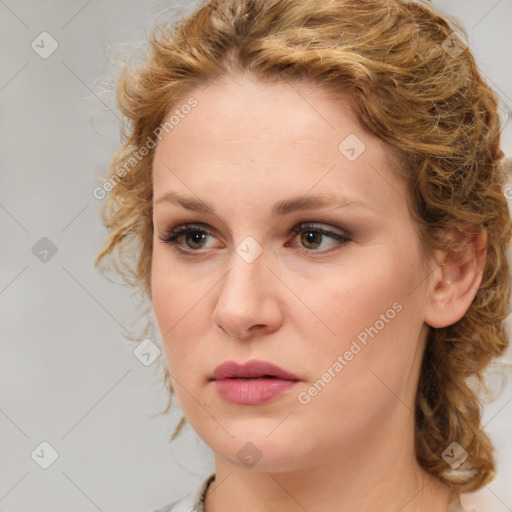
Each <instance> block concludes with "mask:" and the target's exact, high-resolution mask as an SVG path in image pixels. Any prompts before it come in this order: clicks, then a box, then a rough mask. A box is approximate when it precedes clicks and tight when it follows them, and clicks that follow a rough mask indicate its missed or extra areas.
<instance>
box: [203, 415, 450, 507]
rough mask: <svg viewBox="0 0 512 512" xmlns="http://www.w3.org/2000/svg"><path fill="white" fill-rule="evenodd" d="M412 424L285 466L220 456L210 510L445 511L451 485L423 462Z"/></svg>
mask: <svg viewBox="0 0 512 512" xmlns="http://www.w3.org/2000/svg"><path fill="white" fill-rule="evenodd" d="M409 424H410V426H411V428H409V429H408V430H407V432H401V431H400V430H397V429H396V423H394V422H393V425H391V426H393V427H394V428H395V430H394V432H393V430H392V429H391V428H385V427H383V428H381V429H380V430H379V429H374V431H373V434H372V435H368V433H367V432H364V433H361V434H360V435H359V440H358V442H357V443H356V442H355V441H356V440H351V442H350V443H346V442H345V443H341V442H340V445H339V446H332V447H331V448H330V449H329V453H328V454H326V453H316V454H315V455H314V459H315V460H314V461H312V463H311V464H309V465H308V466H307V467H296V468H293V469H292V470H286V471H266V470H256V467H254V468H252V469H243V468H240V467H237V466H234V465H231V464H229V463H228V462H227V461H226V460H225V459H223V458H220V457H218V456H216V460H215V480H214V481H213V482H212V484H211V485H210V488H209V490H208V493H207V495H206V499H205V512H235V511H236V512H238V511H239V510H251V512H274V511H276V512H277V511H279V512H297V511H298V510H314V511H315V512H328V511H329V512H330V511H332V510H336V511H338V512H349V511H350V512H367V511H368V510H375V509H376V508H378V510H379V511H380V512H396V511H397V510H400V512H446V510H447V507H448V502H449V499H450V488H449V487H448V486H446V485H445V484H443V483H442V482H441V481H440V480H438V479H437V478H435V477H433V476H432V475H430V474H429V473H427V472H426V471H425V470H423V469H422V468H421V467H420V466H419V465H418V463H417V461H416V459H415V456H414V436H413V434H412V433H411V432H413V428H412V421H410V422H409ZM402 425H403V423H402ZM340 461H341V462H340Z"/></svg>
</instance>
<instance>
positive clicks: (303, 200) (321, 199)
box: [155, 192, 373, 217]
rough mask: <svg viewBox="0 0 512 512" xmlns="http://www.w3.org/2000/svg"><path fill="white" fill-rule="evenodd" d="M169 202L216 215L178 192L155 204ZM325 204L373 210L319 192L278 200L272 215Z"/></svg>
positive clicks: (162, 197)
mask: <svg viewBox="0 0 512 512" xmlns="http://www.w3.org/2000/svg"><path fill="white" fill-rule="evenodd" d="M162 202H169V203H172V204H178V205H180V206H182V207H183V208H186V209H187V210H191V211H194V212H200V213H206V214H209V215H216V214H215V210H214V209H213V208H212V207H211V206H210V205H209V204H208V203H207V202H205V201H202V200H201V199H198V198H195V197H192V196H182V195H180V194H178V193H176V192H167V193H166V194H164V195H162V196H161V197H160V198H159V199H157V200H156V201H155V205H156V204H159V203H162ZM325 206H334V207H335V208H345V207H347V206H359V207H361V208H366V209H369V210H373V208H372V207H370V206H369V205H368V204H366V203H365V202H363V201H360V200H358V199H346V198H341V197H338V196H335V195H327V194H317V195H308V196H298V197H292V198H290V199H284V200H282V201H279V202H277V203H276V204H275V205H274V208H273V209H272V217H276V216H277V217H284V216H285V215H289V214H290V213H292V212H296V211H301V210H310V209H313V208H321V207H325Z"/></svg>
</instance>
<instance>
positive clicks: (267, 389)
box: [213, 378, 297, 405]
mask: <svg viewBox="0 0 512 512" xmlns="http://www.w3.org/2000/svg"><path fill="white" fill-rule="evenodd" d="M213 382H214V383H215V386H216V387H217V391H218V392H219V394H220V396H222V398H224V400H227V401H228V402H231V403H234V404H239V405H259V404H263V403H265V402H268V401H270V400H272V399H274V398H276V397H277V396H279V395H281V394H282V393H284V392H285V391H286V390H288V389H290V388H291V387H293V385H294V384H296V383H297V381H296V380H283V379H265V378H263V379H248V380H243V379H221V380H215V381H213Z"/></svg>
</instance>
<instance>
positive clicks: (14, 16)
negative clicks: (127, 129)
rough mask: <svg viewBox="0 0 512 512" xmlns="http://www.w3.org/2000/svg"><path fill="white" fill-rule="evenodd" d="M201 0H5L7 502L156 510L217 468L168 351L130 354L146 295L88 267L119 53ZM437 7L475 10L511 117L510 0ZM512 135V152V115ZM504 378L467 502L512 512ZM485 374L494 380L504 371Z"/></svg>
mask: <svg viewBox="0 0 512 512" xmlns="http://www.w3.org/2000/svg"><path fill="white" fill-rule="evenodd" d="M194 4H195V2H186V1H180V2H162V1H142V0H138V1H135V0H129V1H124V2H121V1H114V0H103V1H100V0H90V1H85V0H81V1H63V0H60V1H57V0H54V1H49V0H47V1H40V2H36V1H35V0H31V1H29V0H17V1H15V0H5V1H2V0H0V57H1V69H2V71H1V75H0V112H1V114H0V165H1V187H0V233H1V235H0V236H1V239H0V250H1V255H2V260H1V261H2V265H1V270H0V308H1V319H2V338H1V345H0V346H1V357H0V378H1V381H0V429H1V430H0V432H1V437H0V439H1V441H0V443H1V444H0V457H1V459H0V460H1V462H0V511H19V512H22V511H36V512H39V511H47V510H48V511H49V510H52V511H55V512H59V511H68V510H75V511H81V512H86V511H96V510H101V511H121V510H122V511H140V510H152V509H153V508H156V507H159V506H162V505H163V504H165V503H168V502H170V501H172V500H173V499H176V498H178V497H179V496H181V495H182V494H183V493H185V492H187V491H188V490H190V489H192V488H193V487H195V486H196V485H197V483H198V482H200V481H201V480H202V479H203V478H204V477H205V476H206V475H208V474H209V473H210V472H211V471H212V470H213V457H212V455H211V453H210V451H209V449H208V448H207V447H206V446H205V445H204V443H202V441H201V440H199V439H198V437H197V436H196V435H195V433H194V432H193V431H192V430H191V428H190V427H187V428H186V430H185V431H184V432H183V433H182V434H181V436H180V437H179V438H178V439H177V440H175V441H174V442H173V443H172V444H169V443H168V439H169V437H170V435H171V433H172V431H173V429H174V426H175V425H176V423H177V421H178V420H179V418H180V417H181V414H180V412H179V411H176V410H175V412H173V413H172V414H170V415H167V416H165V415H158V412H159V411H161V410H162V409H163V408H164V407H165V405H166V397H167V395H166V392H165V390H164V388H163V386H162V384H161V383H160V372H161V367H160V366H159V365H161V364H163V363H164V357H163V354H162V356H161V357H160V358H158V359H157V360H156V361H155V363H154V364H152V365H150V366H147V367H146V366H144V365H143V364H141V362H140V361H139V360H138V359H137V358H136V357H135V356H134V355H133V352H132V351H133V347H134V346H133V344H131V343H129V342H128V341H126V339H125V338H124V337H123V336H122V332H123V331H125V330H130V329H131V328H132V327H133V322H132V318H133V316H134V312H135V311H136V308H137V303H136V302H135V301H134V299H133V298H132V297H131V295H130V290H129V289H128V288H127V287H125V286H122V285H120V284H116V283H112V282H109V281H107V280H106V279H104V278H103V277H102V276H101V275H99V274H98V273H97V271H96V270H95V269H94V267H93V263H92V262H93V259H94V256H95V254H96V252H97V250H98V248H99V246H100V244H101V242H102V241H103V238H104V235H105V233H104V230H103V228H102V227H101V223H100V221H99V217H98V212H97V208H98V206H99V204H100V203H99V201H98V200H97V199H95V198H94V197H93V195H92V190H93V188H94V187H95V186H96V185H97V184H98V183H99V181H98V179H99V176H100V175H101V174H103V173H104V170H105V167H106V164H107V162H108V160H109V158H110V156H111V154H112V153H113V152H114V151H115V149H116V148H117V145H118V143H119V119H118V117H117V116H118V115H119V113H118V112H117V111H116V110H115V108H114V107H113V105H114V96H113V90H112V87H113V84H112V83H111V82H109V81H108V78H109V76H110V75H111V73H112V68H111V67H110V64H109V60H110V56H111V55H112V54H117V55H119V59H121V61H122V60H123V58H125V57H126V58H130V55H132V53H133V52H136V51H141V50H143V49H144V45H145V43H144V40H145V38H146V36H147V34H148V31H149V29H150V27H151V26H152V23H153V21H154V19H155V17H156V16H157V14H159V13H160V12H161V11H163V10H164V9H167V8H168V7H169V6H174V9H175V16H180V15H181V14H182V13H183V12H186V11H187V10H189V9H191V8H193V7H194ZM435 4H436V5H438V6H439V7H441V8H442V9H443V10H444V11H445V12H448V13H453V14H455V15H457V16H458V17H459V18H460V19H461V20H462V21H463V22H464V24H465V26H466V27H467V29H468V31H469V35H470V41H469V44H470V47H471V49H472V50H473V51H474V53H475V55H476V57H477V60H478V62H479V65H480V68H481V70H482V71H483V72H484V74H485V75H486V77H487V78H488V80H490V81H491V82H492V84H493V85H494V87H495V88H496V90H497V91H498V92H499V94H500V95H501V97H502V99H503V100H504V105H503V107H502V112H503V114H506V112H507V107H506V106H505V105H508V109H512V99H511V98H512V66H511V64H512V63H511V57H510V56H511V54H512V51H511V50H512V30H511V22H512V0H499V1H496V0H490V1H483V0H472V1H467V0H454V1H441V0H439V1H436V2H435ZM44 31H46V32H48V33H49V34H51V36H52V37H53V38H54V39H55V40H56V41H57V43H58V45H59V46H58V48H57V50H56V51H55V52H54V53H53V54H52V55H51V56H49V57H48V58H47V59H43V58H41V57H40V56H39V55H38V54H37V53H36V52H35V51H34V50H33V49H32V47H31V43H32V41H34V40H36V42H37V41H38V40H40V39H36V38H37V36H39V34H41V32H44ZM45 48H46V49H48V48H49V42H48V40H47V43H46V44H45ZM41 51H42V50H41ZM105 79H107V80H105ZM505 118H506V115H504V119H505ZM503 147H504V149H505V151H506V152H507V154H508V155H512V128H511V123H510V122H509V123H508V125H507V127H506V128H505V131H504V140H503ZM43 237H47V238H48V239H50V240H51V242H52V243H53V244H54V246H55V247H56V249H57V252H56V253H55V254H54V255H53V256H52V255H51V252H50V253H49V254H48V256H47V261H46V262H43V261H40V259H38V257H36V255H35V254H34V253H33V251H32V248H33V247H34V246H35V244H36V243H38V242H39V241H40V239H41V238H43ZM39 243H40V244H41V243H43V244H44V242H39ZM36 247H39V246H36ZM43 248H44V247H43ZM41 257H42V256H41ZM505 361H508V363H509V364H512V352H511V351H510V350H509V352H508V357H506V358H505ZM507 374H508V382H507V387H506V388H505V390H504V391H503V393H502V395H501V396H500V397H499V398H498V400H497V401H495V402H493V403H492V404H489V405H486V406H485V408H484V422H485V423H488V426H487V429H488V432H489V433H490V435H491V436H492V439H493V441H494V442H495V444H496V446H497V448H498V454H497V458H498V464H499V466H498V469H499V471H498V476H497V478H496V479H495V481H494V482H492V483H491V484H490V485H489V486H487V487H486V488H484V489H482V490H481V491H479V492H478V493H475V494H473V495H469V496H468V495H464V496H463V503H464V504H465V505H466V506H467V507H468V508H470V507H475V509H477V510H493V511H494V512H501V511H510V510H512V487H511V486H510V485H509V483H510V482H511V481H512V462H511V461H512V446H511V445H512V443H510V440H511V438H512V434H511V432H510V430H511V429H510V427H507V425H511V424H512V403H511V401H512V384H511V382H512V381H511V380H510V377H511V376H512V371H511V370H510V367H509V369H508V370H507ZM489 382H490V383H491V385H492V386H493V387H494V388H498V387H499V385H500V384H501V383H502V382H503V379H502V378H501V377H497V376H494V377H490V378H489ZM507 437H508V440H509V446H508V447H507V446H506V445H505V439H506V438H507ZM42 441H47V442H49V443H50V444H51V445H52V446H53V447H54V448H55V450H56V451H57V452H58V454H59V456H58V458H57V460H56V461H55V462H54V463H53V464H52V465H51V466H50V467H49V468H48V469H42V468H41V467H39V465H38V464H36V462H35V461H34V460H33V459H32V458H31V453H32V452H33V451H34V450H35V449H36V448H37V447H38V446H39V445H40V443H41V442H42ZM45 453H46V454H47V453H48V452H45Z"/></svg>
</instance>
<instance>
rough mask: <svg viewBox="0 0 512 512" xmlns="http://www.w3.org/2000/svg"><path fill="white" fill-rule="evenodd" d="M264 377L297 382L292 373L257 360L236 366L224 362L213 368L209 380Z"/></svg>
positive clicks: (232, 362)
mask: <svg viewBox="0 0 512 512" xmlns="http://www.w3.org/2000/svg"><path fill="white" fill-rule="evenodd" d="M264 376H271V377H277V378H279V379H284V380H299V378H298V377H297V376H296V375H293V373H290V372H287V371H286V370H283V369H282V368H280V367H279V366H276V365H275V364H272V363H269V362H268V361H259V360H257V359H252V360H251V361H248V362H246V363H242V364H238V363H237V362H236V361H225V362H224V363H222V364H220V365H219V366H217V368H215V370H214V371H213V373H212V376H211V380H220V379H232V378H236V377H241V378H250V377H264Z"/></svg>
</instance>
